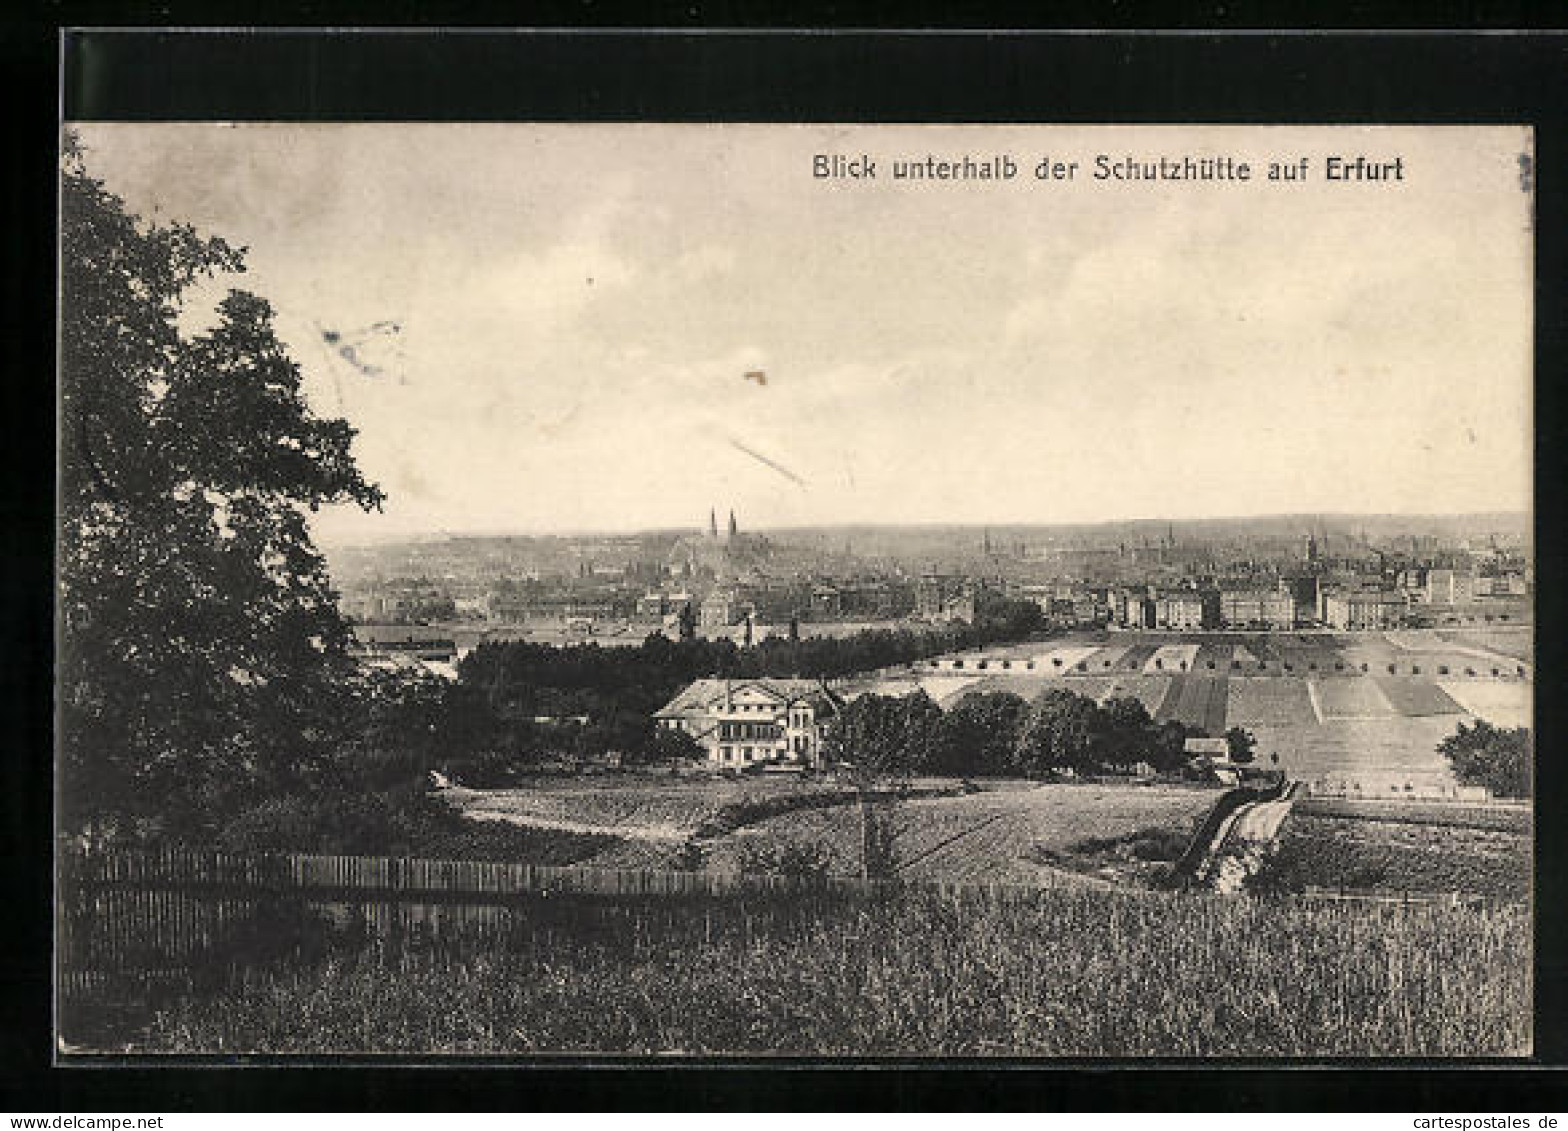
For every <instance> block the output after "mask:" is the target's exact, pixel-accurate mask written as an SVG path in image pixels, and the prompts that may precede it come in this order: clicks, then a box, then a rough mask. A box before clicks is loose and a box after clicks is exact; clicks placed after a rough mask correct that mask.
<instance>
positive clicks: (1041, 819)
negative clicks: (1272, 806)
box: [709, 783, 1218, 885]
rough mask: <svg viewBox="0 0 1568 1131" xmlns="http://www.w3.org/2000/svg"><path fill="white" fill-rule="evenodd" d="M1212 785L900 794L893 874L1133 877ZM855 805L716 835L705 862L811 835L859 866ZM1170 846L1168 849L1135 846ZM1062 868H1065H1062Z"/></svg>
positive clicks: (1172, 837)
mask: <svg viewBox="0 0 1568 1131" xmlns="http://www.w3.org/2000/svg"><path fill="white" fill-rule="evenodd" d="M1217 796H1218V795H1217V793H1216V792H1215V791H1213V790H1207V789H1196V788H1186V787H1182V786H1131V785H1108V786H1097V785H1069V784H1050V785H1032V784H1027V783H1007V784H1002V785H999V786H998V787H997V788H991V789H986V790H984V791H982V792H980V793H975V794H969V795H966V796H961V797H940V798H929V799H918V800H912V801H906V802H903V803H901V804H899V805H898V806H897V808H896V813H895V817H894V822H895V826H894V827H895V829H896V838H895V841H894V848H895V852H896V854H897V860H898V863H899V865H900V872H899V874H900V875H903V876H907V877H909V878H912V879H943V880H997V881H1003V882H1019V883H1032V884H1043V885H1057V884H1061V883H1081V882H1082V880H1080V879H1079V878H1078V877H1079V876H1080V875H1082V874H1085V873H1092V874H1093V875H1095V876H1096V877H1098V878H1100V879H1102V880H1110V881H1114V882H1133V883H1138V882H1142V881H1144V880H1147V879H1148V878H1150V876H1151V875H1152V874H1153V873H1154V872H1155V871H1157V870H1159V869H1160V868H1161V867H1162V859H1174V856H1175V854H1176V853H1179V852H1180V849H1181V847H1184V846H1185V843H1186V839H1187V838H1188V837H1190V835H1191V834H1192V831H1193V830H1194V828H1196V826H1197V824H1198V823H1199V822H1200V821H1201V820H1202V818H1203V816H1204V814H1205V813H1207V812H1208V810H1209V808H1210V806H1212V805H1213V804H1214V800H1215V798H1216V797H1217ZM860 819H861V818H860V811H859V808H858V807H856V806H852V805H851V806H839V807H835V808H832V809H813V810H802V811H799V812H794V813H788V814H783V815H781V816H778V817H772V818H769V819H767V820H764V821H760V822H757V823H756V824H753V825H749V826H747V827H745V828H742V829H739V830H737V831H736V832H735V833H734V834H733V835H732V836H730V837H727V838H724V839H723V840H721V841H718V842H716V843H715V844H714V845H713V846H712V850H711V853H712V854H711V856H710V858H709V864H710V867H715V868H726V867H733V866H734V865H733V861H734V860H735V858H736V855H737V854H738V853H739V852H740V851H741V849H742V848H743V847H744V846H745V845H746V844H748V843H753V844H755V843H766V842H774V843H780V842H791V841H792V842H796V843H807V844H810V843H820V844H823V845H825V846H826V847H827V849H828V850H829V852H830V854H831V861H832V864H831V869H830V871H831V873H832V874H835V875H855V874H857V873H858V871H859V868H860V836H861V831H860ZM1156 842H1158V843H1160V844H1162V845H1169V844H1175V843H1177V842H1179V844H1177V847H1176V850H1175V852H1173V853H1172V854H1171V855H1170V856H1168V857H1163V858H1160V857H1153V858H1151V857H1149V856H1147V855H1139V854H1138V852H1137V850H1138V847H1139V846H1140V845H1148V844H1152V843H1156ZM1069 873H1070V874H1069Z"/></svg>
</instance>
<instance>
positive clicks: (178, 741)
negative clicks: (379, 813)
mask: <svg viewBox="0 0 1568 1131" xmlns="http://www.w3.org/2000/svg"><path fill="white" fill-rule="evenodd" d="M243 267H244V263H243V253H242V252H241V251H240V250H238V249H236V248H233V247H231V246H229V245H228V244H226V243H225V242H224V241H223V240H221V239H217V238H208V237H204V236H201V235H199V234H198V233H196V232H195V231H194V230H193V229H192V228H190V227H189V226H187V225H183V224H167V225H159V224H150V223H145V222H142V221H139V220H138V219H137V218H136V217H134V216H132V215H131V214H129V213H128V212H127V211H126V209H125V207H124V204H123V203H122V202H121V201H120V200H119V199H118V198H117V197H115V196H113V195H111V194H110V193H109V192H107V191H106V190H105V189H104V187H103V185H102V184H101V183H100V182H98V181H96V180H94V179H92V178H91V177H90V176H89V175H88V173H87V171H86V167H85V164H84V161H83V156H82V154H81V152H80V150H79V148H78V147H77V145H76V143H75V141H74V139H72V138H70V137H68V138H67V141H66V148H65V156H64V162H63V168H62V179H61V192H60V310H61V314H60V383H61V387H60V514H59V522H60V552H59V561H58V570H59V575H58V578H59V616H60V626H61V647H60V655H59V668H58V687H59V704H60V738H61V773H62V790H61V796H62V799H63V802H64V813H63V816H64V817H65V820H66V822H67V824H68V826H71V827H75V828H78V829H83V828H97V829H99V830H101V831H107V830H108V829H110V828H119V829H121V830H123V829H126V828H128V827H131V826H133V825H139V826H152V827H155V828H157V829H159V830H162V831H166V832H180V831H198V830H200V829H202V828H209V829H210V828H212V827H214V826H216V825H218V824H221V822H222V821H223V820H224V819H225V816H226V815H227V814H231V813H232V812H234V811H235V809H236V808H238V807H239V806H241V805H243V804H245V803H246V802H247V801H253V800H255V799H256V798H258V797H259V796H262V795H268V794H272V793H277V792H280V791H288V790H300V789H308V788H310V785H311V783H313V782H315V781H317V780H318V779H320V778H321V777H322V776H323V775H324V774H326V773H328V772H330V767H329V766H328V764H327V763H328V762H329V761H330V754H331V752H332V751H333V750H334V749H335V748H336V745H337V743H338V740H339V739H340V738H341V737H342V728H343V725H344V721H345V719H346V717H347V715H348V711H347V709H346V703H347V701H348V700H349V699H351V697H352V696H353V694H354V691H355V688H354V685H353V680H352V670H351V665H350V663H349V661H348V658H347V656H346V653H345V644H346V640H347V631H346V629H345V626H344V624H343V621H342V619H341V617H340V616H339V613H338V609H337V605H336V601H335V595H334V594H333V592H332V589H331V586H330V584H329V580H328V576H327V570H326V565H325V562H324V561H323V559H322V557H321V556H320V554H319V553H317V551H316V550H315V548H314V546H313V545H312V543H311V539H310V535H309V530H308V527H307V515H308V513H309V512H310V511H313V510H315V509H317V508H318V507H320V506H322V505H323V504H326V503H335V502H344V501H349V502H354V503H357V504H359V505H361V506H363V507H366V508H373V507H376V506H378V505H379V503H380V501H381V493H380V492H379V491H378V490H377V489H376V488H375V487H374V486H372V485H370V484H369V483H367V482H366V481H365V480H364V479H363V478H362V477H361V476H360V473H359V471H358V469H357V468H356V467H355V465H354V460H353V457H352V455H351V452H350V445H351V441H352V439H353V435H354V433H353V430H352V429H351V428H350V427H349V426H348V424H347V423H345V422H344V421H342V420H332V419H323V418H320V417H317V416H315V415H314V414H312V412H311V411H310V409H309V407H308V406H307V405H306V403H305V401H304V398H303V396H302V393H301V388H300V374H299V370H298V367H297V366H296V365H295V364H294V363H293V362H292V361H291V360H290V359H289V357H288V355H287V353H286V351H285V349H284V347H283V345H282V343H281V342H280V341H279V340H278V338H277V335H276V333H275V331H274V329H273V323H272V311H271V308H270V307H269V306H268V304H267V303H266V302H265V301H263V300H262V299H260V298H258V297H256V296H255V295H252V294H248V293H246V292H244V291H240V290H232V291H230V292H229V293H228V295H227V297H225V298H224V299H223V300H222V301H221V303H220V304H219V305H218V308H217V311H216V322H215V324H214V325H212V327H211V328H210V329H208V330H206V331H205V332H202V333H200V334H197V335H195V336H188V335H186V334H182V332H181V330H180V326H179V317H180V314H181V311H182V307H183V304H184V303H185V302H186V300H187V298H188V297H189V295H190V292H191V288H192V287H193V286H194V285H195V284H197V283H198V282H200V281H202V280H205V279H208V278H214V277H218V276H224V275H229V274H233V273H236V272H240V271H242V270H243Z"/></svg>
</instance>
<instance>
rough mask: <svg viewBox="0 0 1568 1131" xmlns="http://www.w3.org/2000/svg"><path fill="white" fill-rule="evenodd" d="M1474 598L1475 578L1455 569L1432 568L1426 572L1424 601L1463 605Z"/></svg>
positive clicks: (1436, 603)
mask: <svg viewBox="0 0 1568 1131" xmlns="http://www.w3.org/2000/svg"><path fill="white" fill-rule="evenodd" d="M1473 600H1475V579H1474V578H1473V577H1471V575H1470V574H1469V573H1466V572H1463V571H1461V570H1457V569H1432V570H1428V571H1427V574H1426V603H1427V604H1429V605H1465V604H1468V603H1470V602H1471V601H1473Z"/></svg>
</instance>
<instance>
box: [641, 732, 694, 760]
mask: <svg viewBox="0 0 1568 1131" xmlns="http://www.w3.org/2000/svg"><path fill="white" fill-rule="evenodd" d="M645 752H646V760H647V761H649V762H654V763H666V762H701V761H704V760H706V759H707V757H708V752H707V751H706V750H704V749H703V747H702V743H700V742H698V741H697V740H696V739H695V738H693V737H692V736H691V735H689V734H687V733H686V732H685V731H683V730H671V729H670V728H668V727H660V728H659V729H658V730H656V731H655V732H654V735H653V738H652V739H651V740H650V741H649V743H648V745H647V747H646V751H645Z"/></svg>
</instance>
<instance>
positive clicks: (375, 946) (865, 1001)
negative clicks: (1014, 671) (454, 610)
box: [77, 890, 1530, 1057]
mask: <svg viewBox="0 0 1568 1131" xmlns="http://www.w3.org/2000/svg"><path fill="white" fill-rule="evenodd" d="M1529 970H1530V921H1529V914H1528V911H1527V909H1526V908H1525V907H1523V906H1522V905H1519V904H1498V905H1490V906H1485V907H1473V906H1470V907H1467V906H1444V905H1437V904H1432V905H1416V906H1398V905H1395V906H1385V905H1372V904H1331V905H1325V904H1309V903H1302V902H1292V901H1289V900H1261V899H1250V898H1243V899H1230V900H1227V899H1222V898H1217V897H1207V896H1200V895H1192V894H1175V893H1138V894H1132V893H1118V892H1111V891H1081V890H1079V891H1074V890H1052V891H1044V892H1041V893H1040V894H1039V895H1038V896H1033V897H1030V898H1029V899H1028V900H1026V901H1024V902H1021V903H1016V904H999V903H996V902H993V901H986V900H970V899H958V898H952V897H944V898H938V897H935V896H932V895H923V894H922V895H915V894H908V893H906V894H903V895H898V896H895V897H892V898H886V899H880V900H871V901H867V900H865V899H859V900H854V899H841V898H836V897H835V898H829V897H827V896H823V897H821V898H816V897H808V898H805V899H799V898H797V899H796V900H794V901H791V902H785V901H779V900H776V899H775V900H768V899H764V898H761V897H757V896H747V897H744V898H731V899H723V900H711V899H710V900H684V901H676V900H662V901H657V900H591V899H576V898H555V899H540V900H537V901H535V902H534V903H533V904H531V905H530V906H529V907H528V908H527V909H526V910H525V911H524V912H523V913H522V914H521V915H520V917H519V921H518V922H517V923H516V924H515V926H514V929H513V930H512V932H511V934H510V935H509V936H508V937H506V938H504V939H501V940H496V939H489V940H484V941H483V942H480V941H479V940H473V941H471V942H467V943H465V942H464V941H462V940H456V941H455V942H454V941H453V940H443V941H440V942H437V941H434V940H429V939H424V940H414V939H403V940H388V939H382V940H372V941H370V942H360V943H358V944H355V945H337V946H334V947H330V948H328V949H327V950H326V951H325V952H324V953H322V954H320V955H318V956H317V957H316V958H314V959H312V960H310V961H299V960H295V961H292V962H282V961H278V962H274V963H270V964H265V965H260V966H255V967H252V968H249V969H247V970H245V971H243V972H242V973H241V974H239V975H238V976H237V977H236V978H235V979H234V980H232V981H230V982H228V983H226V984H224V985H222V986H218V987H213V988H209V989H207V990H206V991H204V992H191V991H187V992H184V993H182V994H180V995H178V996H175V997H173V998H170V999H167V1000H165V1001H164V1002H163V1003H162V1004H161V1005H159V1006H158V1007H157V1008H156V1010H155V1011H154V1012H151V1013H150V1014H149V1015H144V1016H143V1018H142V1019H141V1020H140V1022H139V1024H138V1025H136V1026H135V1027H133V1028H132V1029H130V1030H125V1031H123V1032H122V1033H121V1035H120V1038H119V1039H116V1040H115V1041H113V1042H112V1046H113V1047H114V1048H117V1049H131V1050H134V1051H143V1052H171V1053H225V1052H258V1053H269V1052H270V1053H334V1052H339V1053H340V1052H404V1053H429V1052H456V1053H482V1054H492V1053H493V1054H527V1053H601V1054H647V1053H669V1052H677V1053H692V1054H807V1055H811V1054H815V1055H824V1056H988V1055H1019V1056H1074V1057H1143V1056H1176V1057H1183V1056H1191V1057H1211V1056H1232V1057H1282V1056H1283V1057H1299V1056H1308V1057H1326V1056H1334V1057H1364V1056H1392V1055H1397V1056H1414V1057H1433V1056H1460V1057H1470V1056H1507V1055H1525V1054H1527V1053H1528V1051H1529V1048H1530V986H1529ZM77 1039H79V1040H84V1041H85V1043H88V1044H94V1043H95V1042H93V1041H92V1040H90V1039H88V1038H87V1035H85V1034H83V1035H79V1036H78V1037H77ZM96 1044H97V1047H108V1044H110V1043H106V1042H103V1041H101V1040H100V1041H99V1042H97V1043H96Z"/></svg>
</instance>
